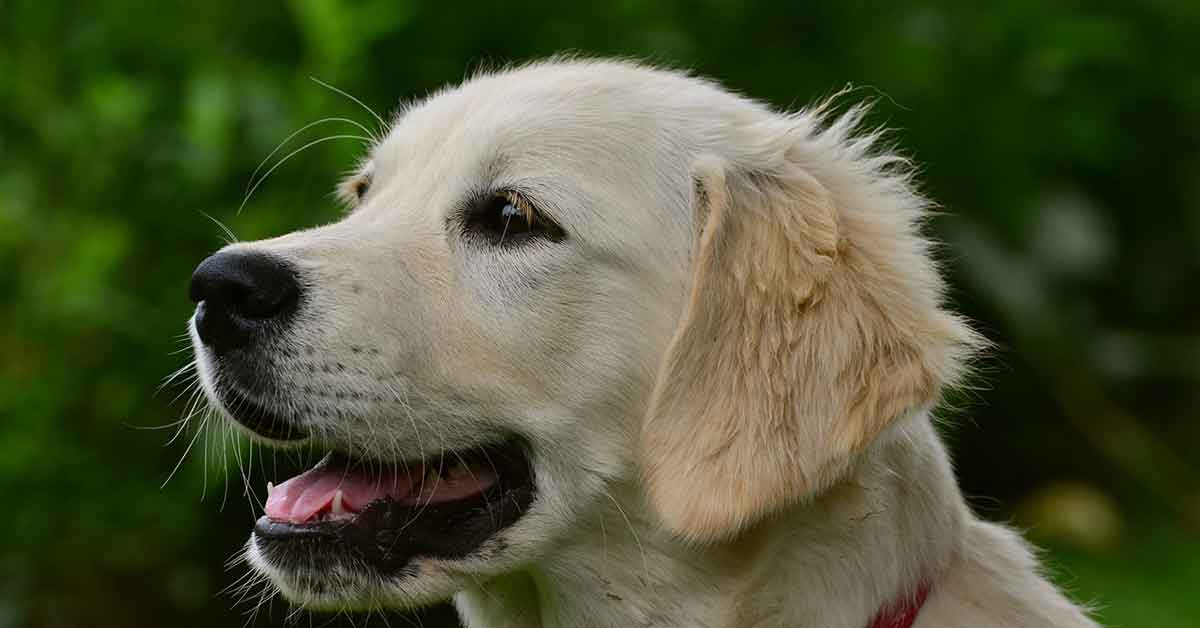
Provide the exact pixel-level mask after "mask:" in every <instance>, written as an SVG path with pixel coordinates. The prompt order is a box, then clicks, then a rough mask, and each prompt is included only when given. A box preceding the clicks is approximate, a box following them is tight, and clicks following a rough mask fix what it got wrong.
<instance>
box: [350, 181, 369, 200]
mask: <svg viewBox="0 0 1200 628" xmlns="http://www.w3.org/2000/svg"><path fill="white" fill-rule="evenodd" d="M369 189H371V177H359V178H358V179H355V181H354V183H352V184H350V191H351V192H353V193H354V197H355V198H357V199H358V200H360V201H361V200H362V197H364V196H366V195H367V190H369Z"/></svg>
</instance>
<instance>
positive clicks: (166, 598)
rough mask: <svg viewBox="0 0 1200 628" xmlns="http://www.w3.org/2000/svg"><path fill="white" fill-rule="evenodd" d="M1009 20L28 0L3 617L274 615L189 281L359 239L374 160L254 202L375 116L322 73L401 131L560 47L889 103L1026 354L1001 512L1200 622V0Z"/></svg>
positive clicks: (1005, 459)
mask: <svg viewBox="0 0 1200 628" xmlns="http://www.w3.org/2000/svg"><path fill="white" fill-rule="evenodd" d="M994 4H996V5H997V6H991V7H979V8H967V7H966V5H965V3H959V2H949V1H943V2H931V3H921V4H908V3H876V4H866V3H857V2H849V3H836V4H829V5H824V6H818V5H803V4H801V3H783V2H779V3H772V2H732V1H719V2H718V1H708V2H655V3H650V2H634V1H628V0H626V1H617V2H607V3H596V4H584V3H577V4H572V3H560V4H545V5H541V6H535V5H518V4H516V3H508V2H460V3H450V2H445V3H430V4H418V3H413V2H405V1H401V0H380V1H371V2H350V1H345V0H296V1H293V2H287V3H284V4H272V3H255V2H231V1H227V0H216V1H211V2H192V3H171V2H160V3H146V2H122V1H119V0H109V1H96V2H47V1H22V0H15V1H14V0H0V295H2V296H0V496H2V497H3V499H4V502H5V508H6V509H7V512H6V515H5V516H4V517H3V519H4V523H3V526H2V529H3V532H2V533H0V626H171V625H174V626H206V625H213V626H217V625H220V626H236V625H241V623H242V622H244V621H245V613H247V612H248V611H249V610H250V609H251V608H252V607H253V606H254V603H253V602H254V600H255V599H257V598H254V599H252V600H250V601H243V602H241V603H238V600H237V596H235V595H232V594H230V593H220V591H221V590H222V589H223V588H225V587H227V586H229V585H230V584H231V583H233V582H234V581H236V580H237V578H239V577H240V576H241V575H243V574H244V572H245V571H244V568H243V567H238V566H235V567H232V568H230V569H228V570H227V569H226V568H225V567H224V562H225V560H226V559H227V558H228V557H229V556H231V555H232V554H234V553H235V551H236V550H237V548H238V547H239V545H240V544H241V542H242V541H243V540H244V539H245V537H246V534H247V532H248V529H249V525H250V522H251V521H252V519H253V518H254V516H255V512H254V510H255V509H254V508H252V507H251V505H250V504H249V500H247V499H246V498H245V497H244V496H243V494H242V490H241V486H242V481H241V478H240V477H239V473H238V471H237V464H236V458H238V457H239V456H242V457H244V456H245V455H247V454H248V451H247V450H246V449H245V448H244V447H242V446H238V445H236V444H235V443H234V442H233V441H229V440H227V439H225V438H223V437H222V436H221V435H220V434H219V433H218V434H216V435H213V436H210V437H207V438H206V437H201V438H200V439H199V440H198V441H197V443H198V444H197V445H196V447H195V448H193V450H192V453H191V454H190V455H189V456H188V457H187V458H186V460H185V461H184V462H183V464H182V466H181V467H180V470H179V472H178V473H177V474H175V476H174V478H173V479H172V480H171V481H170V482H167V483H166V484H165V486H163V484H164V481H165V480H166V479H167V476H168V475H169V474H170V472H171V470H172V468H173V467H174V466H175V464H176V462H177V461H178V460H179V459H180V457H181V456H182V455H183V453H184V450H185V449H186V446H187V443H188V442H189V441H190V439H191V437H192V432H185V433H184V434H183V435H182V436H180V438H179V439H178V440H176V441H174V442H173V443H172V444H170V445H167V443H168V441H169V439H170V437H171V434H172V431H173V429H172V428H173V425H171V423H172V422H173V421H174V420H176V419H177V418H178V417H179V416H180V415H181V414H182V413H183V412H184V409H185V407H184V401H185V399H181V400H175V401H172V398H173V397H175V395H176V394H177V393H179V392H180V391H181V390H182V389H181V388H177V387H168V388H166V389H165V390H164V391H163V392H162V393H159V394H157V395H156V394H155V388H156V386H157V385H158V384H159V382H160V381H161V380H162V379H163V377H164V376H166V375H167V374H168V373H170V372H171V371H173V370H174V369H176V368H178V367H180V366H182V365H183V364H184V363H186V361H187V360H188V359H189V356H188V353H187V351H186V344H184V343H183V341H182V340H181V338H180V334H181V332H182V331H183V329H184V322H185V321H186V320H187V318H188V317H189V316H190V314H191V305H190V303H189V302H188V299H187V296H186V288H187V281H188V277H189V275H190V272H191V270H192V268H194V266H195V265H196V264H197V263H198V262H199V261H200V260H201V259H202V258H203V257H204V256H205V255H206V254H207V253H208V252H211V251H212V250H214V249H215V248H217V247H218V246H220V245H221V244H222V237H223V236H222V233H221V230H220V229H219V228H218V227H217V226H216V225H215V224H214V222H213V221H210V219H209V218H208V217H206V215H205V214H208V215H211V216H212V217H213V218H215V219H218V220H220V221H221V222H223V223H226V224H228V225H229V227H230V228H231V229H232V231H233V232H235V233H236V235H237V236H238V237H239V238H241V239H256V238H260V237H265V236H269V235H273V234H278V233H282V232H285V231H288V230H292V229H295V228H298V227H303V226H310V225H315V224H319V223H322V222H326V221H330V220H334V219H336V218H337V216H338V210H337V209H336V207H335V204H334V202H333V201H332V199H331V197H330V194H329V192H330V190H331V189H332V186H333V185H334V183H335V181H336V180H337V178H338V176H339V174H340V173H342V172H344V171H345V170H346V169H347V168H349V167H350V165H351V164H352V163H353V160H354V159H355V157H356V156H357V155H359V151H360V150H361V147H360V146H358V145H357V144H355V143H354V142H327V143H324V144H321V145H318V146H316V147H314V148H312V149H311V150H307V151H305V152H303V153H301V154H299V155H298V156H297V157H295V158H294V159H292V160H291V161H289V162H288V163H287V164H285V165H284V166H282V167H281V168H279V169H278V170H277V171H276V172H275V173H274V174H273V175H272V177H271V178H270V179H269V180H267V181H266V182H265V183H264V184H263V185H262V186H261V187H260V188H259V190H258V191H257V192H256V193H255V195H254V196H253V198H252V199H251V200H250V201H249V202H248V203H247V205H246V207H245V210H244V211H242V212H241V213H240V214H239V213H237V212H236V208H237V206H238V204H239V203H240V202H241V200H242V197H243V195H244V193H245V190H246V187H247V184H248V183H249V181H250V175H251V173H252V172H253V171H254V169H255V166H256V165H257V164H258V163H259V162H260V161H261V160H262V159H263V158H264V157H266V156H267V155H268V154H270V152H271V151H272V149H273V148H274V147H275V146H276V144H277V143H278V142H279V141H280V140H282V139H283V138H285V137H286V136H287V135H288V134H289V133H290V132H291V131H293V130H295V129H297V128H299V127H300V126H302V125H304V124H306V123H309V122H312V121H315V120H318V119H320V118H323V117H326V116H345V117H350V118H354V119H356V120H359V121H361V122H362V123H363V124H371V123H372V120H371V118H370V116H369V115H368V114H367V113H365V112H364V111H363V110H361V109H359V108H357V107H356V106H355V105H354V104H353V103H351V102H349V101H348V100H346V99H345V98H342V97H340V96H338V95H337V94H335V93H333V92H331V91H329V90H327V89H325V88H323V87H321V86H319V85H317V84H316V83H314V82H313V81H311V80H309V77H310V76H313V77H318V78H320V79H322V80H325V81H328V82H330V83H333V84H335V85H337V86H339V87H341V88H344V89H346V90H347V91H349V92H351V93H353V94H355V95H356V96H358V97H360V98H361V99H363V101H365V102H366V103H368V104H369V105H370V106H372V107H373V108H375V109H377V110H379V111H381V112H384V113H386V112H387V111H390V110H393V109H394V108H395V107H396V106H397V104H398V103H399V102H400V101H401V100H402V99H410V98H415V97H420V96H421V95H423V94H426V93H428V92H429V91H430V90H432V89H434V88H436V87H438V86H439V85H442V84H444V83H446V82H453V81H457V80H459V79H461V78H462V77H463V76H464V75H466V74H468V73H469V72H471V71H473V70H474V69H478V68H481V67H489V66H496V65H500V64H503V63H506V62H510V61H520V60H524V59H529V58H535V57H538V56H545V55H548V54H552V53H555V52H560V51H578V52H582V53H586V54H603V55H627V56H636V57H639V58H646V59H651V60H654V61H659V62H663V63H667V64H672V65H677V66H682V67H688V68H694V69H695V70H697V71H698V72H700V73H703V74H706V75H711V76H713V77H716V78H718V79H719V80H721V81H723V82H724V83H725V84H726V85H728V86H729V87H731V88H733V89H736V90H738V91H740V92H743V93H746V94H750V95H753V96H755V97H758V98H761V99H764V100H767V101H769V102H771V103H773V104H775V105H777V106H779V107H795V106H801V105H803V104H806V103H810V102H813V101H815V100H818V99H821V98H823V97H826V96H829V95H831V94H834V93H836V92H839V91H841V90H843V89H844V88H847V87H849V88H850V90H849V91H848V93H846V94H844V95H843V96H841V97H839V99H838V102H839V103H840V104H841V105H843V106H847V105H849V104H850V103H852V102H854V101H856V100H873V101H875V109H874V113H873V114H872V118H871V121H872V123H876V124H886V125H888V126H890V127H892V128H894V129H896V131H895V133H894V134H893V135H892V137H893V139H894V140H895V142H896V143H897V144H898V145H899V146H900V147H901V148H902V150H904V151H905V152H906V153H907V154H909V155H911V156H912V157H914V158H915V159H916V160H917V162H919V163H920V164H922V176H921V178H922V180H923V181H924V184H925V189H926V190H927V192H928V193H929V194H931V195H932V196H933V197H934V198H935V199H937V200H938V201H939V202H940V203H941V204H942V210H943V212H942V214H941V215H939V216H938V217H937V218H936V220H934V222H933V224H932V228H933V230H934V231H935V233H936V234H937V235H938V237H940V238H941V239H942V240H944V241H945V242H946V243H947V247H946V248H945V252H944V256H943V257H944V259H945V261H946V265H947V269H948V272H949V273H950V275H951V280H952V284H953V286H954V290H953V294H952V297H953V299H954V301H955V303H956V306H957V307H958V308H959V309H961V310H962V311H964V312H966V313H967V314H968V315H970V316H971V317H973V318H974V319H975V320H977V321H979V323H980V328H981V329H982V330H984V332H985V333H986V334H987V335H988V336H989V337H990V338H991V339H992V340H994V341H996V342H997V343H998V346H999V349H998V350H997V351H996V353H995V354H994V356H993V357H992V358H991V359H990V360H989V361H988V362H986V363H985V364H984V365H983V367H984V368H983V377H982V378H980V380H979V381H978V382H977V386H976V387H974V388H973V390H971V391H970V392H969V393H968V394H964V395H960V396H958V397H956V398H955V399H953V400H951V401H952V405H953V406H954V407H955V408H956V410H955V411H953V412H951V413H950V415H949V418H950V420H949V421H948V422H947V426H946V430H945V431H946V434H947V436H948V438H949V440H950V442H951V443H952V447H953V449H954V455H955V459H956V465H957V468H958V470H959V474H960V477H961V481H962V485H963V488H964V491H965V492H966V494H967V495H968V496H969V499H970V500H971V502H972V504H973V505H974V506H975V507H976V509H977V510H978V511H979V512H980V514H981V515H983V516H985V517H988V518H991V519H996V520H1006V521H1012V522H1014V523H1015V524H1016V525H1019V526H1022V527H1025V528H1028V529H1029V530H1030V535H1031V537H1032V538H1034V539H1036V540H1037V541H1038V542H1039V543H1040V544H1042V545H1043V546H1044V547H1047V548H1048V550H1047V553H1046V554H1045V558H1046V561H1047V563H1048V565H1049V566H1050V569H1051V572H1052V573H1053V575H1054V578H1055V579H1056V581H1058V582H1059V583H1061V584H1062V585H1063V586H1064V587H1066V588H1067V589H1068V590H1069V591H1070V592H1071V593H1072V595H1073V596H1074V597H1076V598H1077V599H1080V600H1083V601H1089V602H1093V603H1095V604H1096V605H1097V606H1098V607H1100V609H1101V611H1100V617H1101V618H1102V619H1103V621H1104V622H1105V623H1106V624H1108V625H1111V626H1126V627H1146V628H1172V627H1182V626H1196V625H1198V624H1200V595H1197V593H1198V592H1200V465H1198V463H1197V460H1198V458H1200V457H1198V456H1197V455H1196V453H1195V452H1196V451H1197V445H1200V425H1198V424H1197V422H1196V420H1195V418H1196V411H1195V409H1196V408H1197V407H1198V405H1200V386H1198V384H1200V286H1198V284H1200V281H1198V280H1200V246H1198V245H1200V65H1198V60H1200V3H1197V2H1194V1H1191V0H1177V1H1165V0H1160V1H1144V2H1122V3H1106V2H1090V3H1073V2H1065V3H1046V2H1041V1H1040V0H1038V1H1033V0H1015V1H1012V2H1003V3H994ZM352 132H354V130H353V127H351V126H349V125H346V124H340V125H339V124H337V123H328V124H324V125H321V126H319V127H317V128H314V129H311V130H310V132H309V133H307V134H305V135H304V136H303V137H302V138H298V139H297V141H296V143H295V144H293V145H292V146H294V147H299V146H300V145H302V143H303V142H304V141H307V140H313V139H319V138H320V137H323V136H324V135H328V134H334V133H352ZM282 154H283V153H279V154H277V155H276V156H277V157H278V156H280V155H282ZM180 350H183V351H182V352H180ZM153 427H160V428H162V427H166V428H167V429H149V428H153ZM246 462H247V463H248V464H245V465H243V468H246V469H247V473H248V474H249V476H250V481H251V482H252V483H254V485H255V486H261V485H262V484H263V483H265V481H266V480H267V479H271V478H272V477H274V476H273V475H268V474H264V473H263V472H262V466H263V465H262V464H261V456H260V460H259V461H256V462H254V463H249V461H246ZM160 486H161V488H160ZM260 492H261V489H260ZM202 495H203V497H202ZM252 597H253V596H252ZM287 614H288V613H287V609H286V607H285V606H284V605H282V604H281V603H278V602H275V603H274V604H268V605H267V607H265V608H264V609H263V610H262V612H261V613H259V615H258V616H257V617H256V618H255V619H254V625H257V626H269V625H276V624H280V623H282V622H284V621H285V618H286V616H287ZM443 618H444V613H443V614H442V615H438V614H433V615H428V616H426V617H424V618H423V622H424V625H425V626H438V625H443V623H442V622H443ZM352 619H353V620H354V621H355V622H356V623H357V624H358V625H360V626H361V625H364V621H366V623H367V624H369V625H379V626H382V625H385V623H390V625H392V626H400V625H408V623H409V622H412V621H414V620H412V619H410V618H408V617H401V616H398V615H394V616H391V617H385V618H381V617H380V616H378V615H377V616H375V617H374V618H371V619H370V620H366V618H363V617H355V618H352ZM385 620H386V621H385ZM293 621H294V622H298V623H299V624H300V625H305V624H307V623H308V622H309V621H312V623H313V625H321V624H322V623H324V622H325V621H326V617H324V616H315V617H311V618H310V617H309V616H307V615H304V614H300V615H297V616H295V617H293ZM347 622H348V620H347V619H346V618H339V619H335V620H334V623H347Z"/></svg>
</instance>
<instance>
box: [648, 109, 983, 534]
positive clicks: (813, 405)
mask: <svg viewBox="0 0 1200 628" xmlns="http://www.w3.org/2000/svg"><path fill="white" fill-rule="evenodd" d="M841 122H842V123H844V124H843V126H846V127H848V126H852V124H851V123H848V122H846V121H841ZM832 128H833V130H827V131H825V132H824V133H823V134H819V135H809V136H806V137H804V138H802V139H801V140H800V141H799V142H797V141H796V140H794V139H790V138H789V136H794V134H793V133H790V132H787V131H784V132H781V133H780V134H779V139H780V140H781V141H786V142H787V145H786V146H783V147H782V148H780V149H779V151H778V153H777V157H776V158H775V159H773V160H771V161H773V162H774V165H770V166H768V167H766V168H762V167H756V168H755V169H753V170H748V171H747V170H745V169H739V168H738V167H736V166H730V165H729V164H728V163H726V162H725V161H723V160H722V159H720V158H717V157H713V156H705V157H702V158H700V159H699V160H698V161H697V162H696V163H695V165H694V167H693V179H694V188H693V198H692V201H693V202H692V205H693V212H694V219H695V221H696V222H695V224H696V225H702V227H700V228H698V231H697V238H696V242H695V246H694V249H693V250H694V252H693V275H692V286H691V292H690V295H689V298H688V301H687V303H686V305H685V308H684V312H683V314H682V316H681V319H680V322H679V324H678V327H677V329H676V331H675V335H674V337H673V339H672V340H671V342H670V344H669V346H668V349H667V352H666V355H665V356H664V358H663V361H662V363H661V365H660V368H659V373H658V377H657V381H656V383H655V386H654V390H653V392H652V394H651V399H650V403H649V408H648V413H647V416H646V418H645V421H644V422H643V428H642V434H641V457H642V467H643V476H644V481H645V485H646V489H647V494H648V498H649V501H650V503H651V505H652V507H653V508H654V509H655V510H656V511H657V512H658V514H659V515H660V517H661V519H662V520H663V522H664V523H665V524H666V526H667V527H668V528H669V529H671V530H672V531H673V532H675V533H676V534H677V535H679V536H681V537H682V538H684V539H687V540H690V541H696V542H709V541H715V540H720V539H722V538H728V537H730V536H732V535H734V534H736V533H737V532H738V531H740V530H742V529H743V528H744V527H746V526H747V525H750V524H752V523H754V522H755V521H758V520H760V519H761V518H762V517H764V516H766V515H768V514H770V513H772V512H775V511H778V510H779V509H781V508H784V507H786V506H788V505H790V504H794V503H798V502H801V501H803V500H806V499H809V498H812V497H813V496H815V495H818V494H820V493H821V492H823V491H825V490H826V489H828V488H829V487H830V486H831V485H832V484H833V483H835V482H836V481H837V480H838V479H839V478H840V477H842V476H844V475H845V473H846V472H847V470H848V468H849V466H850V465H851V464H852V463H853V461H854V460H855V459H856V457H857V455H858V454H859V453H861V452H862V451H863V450H864V449H865V448H866V447H867V446H868V445H869V444H870V443H871V442H872V441H873V440H874V439H875V438H876V437H877V436H878V435H879V434H880V432H882V431H883V430H884V428H886V427H887V426H888V425H889V424H890V423H891V422H893V421H895V420H896V419H898V418H900V417H901V416H903V415H905V414H907V413H909V412H911V411H913V410H915V409H919V408H924V407H927V406H929V405H930V404H932V403H933V402H935V401H936V399H937V397H938V394H939V391H940V389H941V388H942V387H943V386H945V385H947V384H950V383H952V382H953V380H954V379H955V377H956V376H957V375H958V373H959V372H960V371H961V369H962V367H961V362H962V360H963V359H965V357H966V356H967V354H969V353H970V350H971V347H973V346H976V345H977V344H978V342H979V341H978V339H977V337H976V336H975V335H974V334H973V332H971V331H970V329H969V328H968V327H967V326H966V325H965V324H964V323H963V322H961V321H960V320H959V319H958V318H956V317H955V316H953V315H952V314H949V313H947V312H945V311H943V310H942V309H941V307H940V305H939V301H940V292H941V282H940V278H939V277H938V274H937V271H936V269H935V268H934V267H933V264H932V261H931V259H930V257H929V255H928V252H927V249H928V243H927V242H926V241H925V240H924V239H922V238H921V237H920V235H919V233H918V231H917V225H916V222H917V221H918V220H919V214H920V212H921V210H922V209H923V207H924V205H923V202H922V201H921V200H920V199H919V197H917V196H916V195H915V194H913V193H912V192H911V191H910V188H909V187H908V185H907V182H906V181H905V180H903V178H902V177H899V176H898V175H892V174H887V173H886V169H885V168H884V167H883V163H882V159H883V158H879V157H871V156H869V155H867V154H866V152H865V151H866V148H867V147H866V146H863V145H855V144H853V143H848V141H847V140H846V138H845V137H844V136H839V137H836V138H830V137H829V135H830V134H834V133H836V132H837V123H835V125H834V126H833V127H832ZM792 130H794V127H793V128H792ZM831 139H832V140H834V141H831ZM830 151H832V152H833V153H834V155H833V157H830V156H829V155H828V154H825V155H824V157H825V161H824V162H822V160H821V157H822V153H823V152H824V153H829V152H830ZM838 151H841V152H840V153H838ZM855 151H859V153H858V154H857V155H856V154H855ZM839 157H840V158H843V159H844V161H843V162H841V163H840V164H839V163H835V162H836V159H837V158H839ZM806 166H808V167H806ZM839 168H840V169H839ZM814 173H816V174H814ZM818 175H827V177H826V178H827V179H828V180H829V181H831V182H832V183H833V184H836V186H837V187H836V188H834V187H832V186H827V185H825V184H823V183H822V181H820V180H818V178H817V176H818Z"/></svg>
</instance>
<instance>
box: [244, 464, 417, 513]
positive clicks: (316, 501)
mask: <svg viewBox="0 0 1200 628" xmlns="http://www.w3.org/2000/svg"><path fill="white" fill-rule="evenodd" d="M421 474H422V470H421V469H420V468H419V467H418V468H415V469H411V470H409V471H408V472H405V471H403V470H396V469H392V470H389V471H385V472H383V473H379V474H372V475H368V474H367V473H366V472H365V470H362V469H347V468H345V467H344V466H341V465H337V464H327V463H323V464H320V465H317V467H315V468H313V469H310V470H308V471H305V472H304V473H301V474H300V475H297V476H296V477H294V478H292V479H290V480H288V481H286V482H284V483H283V484H280V485H279V486H276V487H275V488H274V489H273V490H271V494H270V495H268V496H267V506H266V512H267V516H268V517H270V518H271V519H274V520H275V521H285V522H288V523H304V522H306V521H309V520H310V519H312V518H314V517H316V515H317V513H320V512H321V511H323V510H329V509H331V508H332V506H333V500H334V497H335V496H336V495H337V493H338V491H341V492H342V507H343V508H344V509H345V510H347V511H349V512H358V511H360V510H362V509H363V507H364V506H366V505H367V504H369V503H371V502H373V501H375V500H377V499H381V498H384V497H390V498H392V499H395V500H404V499H405V498H407V497H408V496H409V495H410V494H411V493H412V492H413V487H414V486H415V485H416V484H417V483H418V481H419V480H420V479H421Z"/></svg>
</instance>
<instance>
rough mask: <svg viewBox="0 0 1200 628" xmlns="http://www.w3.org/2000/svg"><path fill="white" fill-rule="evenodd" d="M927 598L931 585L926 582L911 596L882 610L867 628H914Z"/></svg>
mask: <svg viewBox="0 0 1200 628" xmlns="http://www.w3.org/2000/svg"><path fill="white" fill-rule="evenodd" d="M927 597H929V583H928V582H925V583H922V584H921V586H920V587H919V588H918V589H917V590H916V591H915V592H914V593H912V594H911V595H907V596H905V597H902V598H899V599H897V600H894V601H893V602H892V603H891V604H888V605H887V606H885V607H883V608H882V609H880V611H879V613H878V614H876V615H875V619H873V620H871V623H870V624H868V625H867V628H912V625H913V624H914V623H916V621H917V614H918V613H920V612H921V607H922V606H924V605H925V598H927Z"/></svg>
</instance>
